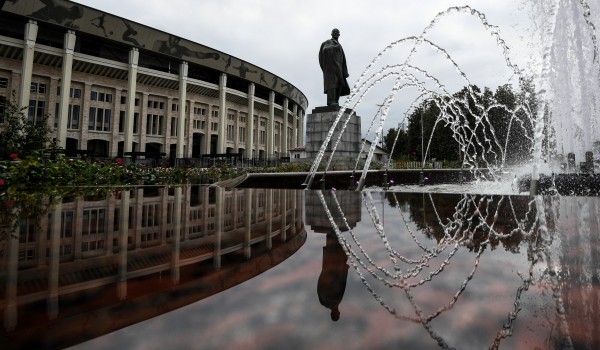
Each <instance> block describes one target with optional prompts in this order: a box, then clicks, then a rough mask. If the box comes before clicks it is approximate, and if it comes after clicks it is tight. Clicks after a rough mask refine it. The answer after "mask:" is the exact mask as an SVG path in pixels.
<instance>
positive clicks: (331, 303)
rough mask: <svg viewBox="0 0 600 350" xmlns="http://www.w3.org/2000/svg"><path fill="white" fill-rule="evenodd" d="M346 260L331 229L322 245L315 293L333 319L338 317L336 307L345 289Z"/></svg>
mask: <svg viewBox="0 0 600 350" xmlns="http://www.w3.org/2000/svg"><path fill="white" fill-rule="evenodd" d="M347 260H348V257H347V256H346V253H345V252H344V248H342V246H341V244H340V242H338V239H337V236H336V235H335V233H334V232H333V231H332V232H329V233H327V241H326V243H325V246H324V247H323V266H322V268H321V274H320V275H319V281H318V282H317V294H318V295H319V302H320V303H321V305H323V306H325V307H326V308H328V309H331V319H332V320H333V321H337V320H339V318H340V311H339V309H338V307H339V305H340V303H341V302H342V298H344V292H345V291H346V279H347V278H348V264H346V261H347Z"/></svg>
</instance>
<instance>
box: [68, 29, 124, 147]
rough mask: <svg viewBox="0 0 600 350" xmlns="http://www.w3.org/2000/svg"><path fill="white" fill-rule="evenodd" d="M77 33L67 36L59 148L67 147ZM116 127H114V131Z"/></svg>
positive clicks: (70, 31) (72, 32)
mask: <svg viewBox="0 0 600 350" xmlns="http://www.w3.org/2000/svg"><path fill="white" fill-rule="evenodd" d="M75 39H76V37H75V32H74V31H72V30H69V31H67V33H66V34H65V41H64V49H65V52H64V54H63V62H62V77H61V81H60V111H59V113H58V116H57V117H58V132H57V141H58V146H60V147H63V148H65V147H67V119H68V116H69V97H70V95H69V93H70V91H71V75H72V73H73V52H74V50H75ZM114 127H115V126H113V129H114Z"/></svg>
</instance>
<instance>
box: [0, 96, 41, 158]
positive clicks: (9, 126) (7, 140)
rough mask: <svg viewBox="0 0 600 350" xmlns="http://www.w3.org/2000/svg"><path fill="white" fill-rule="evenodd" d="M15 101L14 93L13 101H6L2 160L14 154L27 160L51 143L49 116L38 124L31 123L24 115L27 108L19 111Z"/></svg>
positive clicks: (0, 139) (0, 134)
mask: <svg viewBox="0 0 600 350" xmlns="http://www.w3.org/2000/svg"><path fill="white" fill-rule="evenodd" d="M14 100H15V94H14V93H13V98H12V101H8V100H7V101H6V108H5V112H4V115H3V118H2V119H3V121H4V122H3V123H2V124H0V160H1V159H8V158H11V155H14V154H16V155H18V156H19V157H20V158H25V157H27V156H29V155H33V154H37V153H40V152H41V151H42V150H44V149H46V148H47V147H48V145H49V144H50V143H51V142H50V139H49V138H48V134H49V132H50V127H49V126H48V123H47V119H48V116H45V117H44V118H43V119H42V120H38V121H37V122H30V121H28V120H27V116H26V115H25V113H24V111H25V110H26V108H23V109H19V107H18V105H17V104H16V103H15V102H14Z"/></svg>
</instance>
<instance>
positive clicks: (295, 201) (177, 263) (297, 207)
mask: <svg viewBox="0 0 600 350" xmlns="http://www.w3.org/2000/svg"><path fill="white" fill-rule="evenodd" d="M184 191H185V192H184ZM189 191H190V186H188V187H187V188H185V190H184V188H183V187H176V188H175V189H174V192H175V193H174V199H173V205H174V211H173V214H172V215H173V224H172V225H173V226H172V227H173V236H172V239H171V241H170V244H171V245H172V247H171V253H172V255H171V266H170V269H169V270H170V272H171V282H172V283H173V284H174V285H176V284H178V283H179V281H180V267H181V264H182V262H181V254H180V252H181V236H182V232H183V233H184V234H185V223H184V222H185V221H182V220H181V218H182V216H187V210H188V209H189V207H188V206H189V202H188V201H189V198H190V197H191V193H190V192H189ZM216 191H217V193H216V198H215V206H216V217H217V220H216V222H215V230H216V232H215V236H214V238H213V240H214V247H215V251H214V255H213V266H214V268H215V269H219V268H221V256H222V255H223V254H225V252H223V251H221V238H222V235H223V233H225V232H224V229H225V227H224V218H225V215H224V213H223V208H224V203H225V200H224V197H225V190H223V189H222V188H218V187H217V188H216ZM253 191H255V190H252V189H245V190H244V191H243V194H244V201H243V203H241V205H243V207H244V214H243V215H244V226H243V229H241V230H243V231H242V232H243V235H244V237H245V239H244V246H243V248H242V249H243V252H244V255H245V257H246V258H248V259H250V258H251V257H252V251H251V245H252V229H253V223H252V213H253V212H255V211H254V210H253V208H255V207H256V204H257V203H256V201H257V197H256V196H253V195H252V194H253ZM264 191H266V196H267V200H266V204H267V208H266V210H267V217H268V219H267V227H268V229H267V231H266V232H265V237H263V239H264V241H265V244H266V246H267V248H268V249H271V248H272V245H273V240H272V239H273V236H274V235H277V234H278V235H279V237H280V239H281V241H282V242H286V241H287V239H288V233H289V234H290V235H291V236H294V235H296V233H297V232H298V231H299V230H302V226H303V223H302V222H301V219H302V210H303V205H302V204H303V203H302V200H303V197H302V193H301V191H292V190H275V189H266V190H264ZM166 193H167V192H166V190H164V192H163V200H162V202H163V203H164V204H166V203H167V201H166ZM238 193H242V192H241V191H240V192H238ZM203 195H205V196H206V198H204V202H205V203H207V201H208V197H207V192H205V193H203ZM275 196H278V197H279V203H280V205H279V208H278V210H277V212H273V199H274V197H275ZM136 198H143V195H142V193H141V192H140V193H138V194H136ZM288 202H289V203H288ZM233 203H234V208H233V215H234V216H235V215H239V214H238V208H237V207H235V205H236V204H237V203H238V202H237V200H235V196H234V200H233ZM115 204H116V203H113V207H112V208H111V206H110V205H109V207H108V208H107V211H108V212H114V205H115ZM119 204H120V216H119V218H118V219H117V220H118V221H119V230H118V232H113V234H114V236H113V235H110V236H107V239H110V240H112V238H114V239H117V240H118V241H119V250H118V252H116V253H113V254H115V256H116V258H117V261H118V269H117V273H116V276H115V281H116V285H117V290H116V292H117V296H118V298H119V300H124V299H125V298H127V281H128V278H130V277H131V276H130V274H131V272H130V271H128V269H127V266H128V261H129V259H130V257H129V256H128V254H129V252H128V237H129V233H130V232H129V210H128V209H129V207H130V205H131V197H130V191H123V192H122V194H121V198H120V202H119ZM139 204H143V202H142V201H140V202H139ZM136 206H137V204H136ZM206 206H207V207H208V205H206ZM81 207H83V206H81ZM165 212H166V210H165ZM62 213H63V204H62V203H56V204H54V205H53V206H52V207H51V208H50V211H49V214H50V215H51V226H49V229H50V230H51V232H48V236H49V237H50V238H49V240H50V246H49V248H50V249H49V251H48V253H49V256H48V269H47V272H48V274H47V276H48V277H47V281H48V289H47V314H48V317H49V318H50V319H56V318H57V317H58V316H59V303H58V301H59V296H60V292H61V291H60V285H59V277H60V267H61V266H60V243H61V231H62V228H61V227H62V226H61V225H62V224H61V222H62V221H61V215H62ZM183 213H185V214H184V215H182V214H183ZM288 213H289V214H290V215H291V217H290V221H288V219H287V215H288ZM136 217H137V218H138V219H139V218H140V216H139V213H138V214H136ZM277 217H279V218H280V219H281V221H280V222H279V223H278V224H279V226H278V227H274V225H275V224H276V223H275V222H274V219H275V218H277ZM113 220H114V217H113V218H110V219H108V220H107V221H108V222H112V221H113ZM163 220H164V219H163ZM233 220H234V222H237V220H236V219H235V218H234V219H233ZM164 223H165V221H163V225H164ZM256 224H257V225H258V224H259V223H258V222H257V223H256ZM235 230H240V229H239V228H236V229H235ZM15 235H16V236H18V235H19V232H18V229H17V231H16V232H15ZM138 236H139V235H138ZM39 237H46V235H43V234H40V235H39ZM78 244H80V243H78ZM105 249H106V254H109V252H113V247H112V246H110V245H108V244H107V245H106V248H105ZM6 256H7V260H6V284H5V285H4V286H3V287H4V288H5V291H6V293H5V294H6V295H5V308H4V327H5V329H6V330H9V331H10V330H14V329H15V328H16V326H17V321H18V309H17V306H18V305H19V300H18V299H19V293H18V281H19V278H18V277H19V272H20V270H19V258H18V256H19V239H18V238H16V237H12V238H11V239H9V240H8V241H7V246H6ZM23 271H25V270H23Z"/></svg>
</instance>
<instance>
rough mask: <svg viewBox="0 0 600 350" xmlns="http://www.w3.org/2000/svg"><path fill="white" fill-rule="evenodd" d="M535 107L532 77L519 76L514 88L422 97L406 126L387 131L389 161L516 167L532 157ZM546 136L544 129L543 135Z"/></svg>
mask: <svg viewBox="0 0 600 350" xmlns="http://www.w3.org/2000/svg"><path fill="white" fill-rule="evenodd" d="M537 106H538V100H537V97H536V94H535V86H534V84H533V81H532V79H530V78H528V79H525V78H523V79H521V80H520V82H519V88H518V89H517V90H515V89H514V88H513V86H512V85H510V84H506V85H502V86H499V87H497V88H496V90H495V91H492V90H491V89H490V88H488V87H485V88H484V89H483V90H482V89H480V88H479V87H478V86H476V85H470V86H466V87H464V88H463V89H462V90H460V91H458V92H457V93H455V94H453V95H451V96H450V95H434V96H432V97H430V98H429V99H425V100H423V101H422V102H421V103H420V104H419V105H418V106H417V107H416V108H414V109H413V110H412V112H410V113H409V114H408V116H407V118H406V119H407V120H406V121H405V123H404V125H405V126H404V127H397V128H391V129H388V130H387V134H386V135H385V136H384V137H383V147H384V148H385V149H386V150H387V151H388V152H390V155H391V157H392V159H393V160H405V161H421V160H422V159H425V160H429V159H434V158H435V159H436V160H440V161H446V162H459V163H461V164H465V163H466V164H472V165H475V166H488V167H489V166H492V167H503V166H507V165H514V164H517V163H520V162H524V161H528V160H530V159H531V156H532V149H533V146H534V137H533V135H534V129H535V118H536V116H537ZM546 125H548V124H547V123H546ZM548 134H549V132H548V127H546V130H544V135H546V136H547V135H548ZM547 139H549V138H548V137H545V138H544V143H543V147H544V149H547V147H548V141H547ZM394 143H395V146H394Z"/></svg>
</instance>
